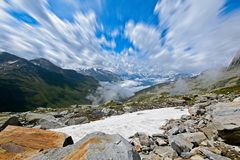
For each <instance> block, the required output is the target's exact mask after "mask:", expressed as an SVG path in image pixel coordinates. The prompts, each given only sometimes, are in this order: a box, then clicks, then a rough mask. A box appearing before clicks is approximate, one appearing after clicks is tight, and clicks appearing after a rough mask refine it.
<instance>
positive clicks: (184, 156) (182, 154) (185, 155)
mask: <svg viewBox="0 0 240 160" xmlns="http://www.w3.org/2000/svg"><path fill="white" fill-rule="evenodd" d="M180 156H181V157H182V158H184V159H188V158H190V157H191V156H192V153H190V152H182V153H181V155H180Z"/></svg>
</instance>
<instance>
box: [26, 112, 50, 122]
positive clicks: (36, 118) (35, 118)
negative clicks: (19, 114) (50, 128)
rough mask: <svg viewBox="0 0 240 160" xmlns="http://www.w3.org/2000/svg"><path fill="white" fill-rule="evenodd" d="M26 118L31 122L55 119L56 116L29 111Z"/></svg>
mask: <svg viewBox="0 0 240 160" xmlns="http://www.w3.org/2000/svg"><path fill="white" fill-rule="evenodd" d="M24 117H25V120H26V121H27V122H29V123H37V122H38V121H39V120H40V119H46V120H53V119H55V117H54V116H52V115H48V114H40V113H32V112H28V113H26V114H25V116H24Z"/></svg>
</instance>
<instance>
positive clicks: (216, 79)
mask: <svg viewBox="0 0 240 160" xmlns="http://www.w3.org/2000/svg"><path fill="white" fill-rule="evenodd" d="M239 64H240V57H239V54H237V55H236V57H235V58H234V59H233V61H232V62H231V64H230V65H229V67H226V68H221V69H216V70H207V71H204V72H202V73H201V74H200V75H198V76H193V77H188V78H181V79H178V80H175V81H171V82H166V83H161V84H157V85H155V86H152V87H150V88H146V89H144V90H142V91H139V92H137V93H136V94H135V96H133V97H131V98H129V99H128V100H127V101H126V102H125V104H127V105H129V106H136V107H139V106H145V107H147V108H149V107H152V106H156V107H161V106H164V105H166V104H167V103H170V102H171V101H172V98H173V99H178V100H183V99H184V100H186V97H188V98H187V101H188V103H189V104H191V103H192V101H194V99H195V98H194V96H195V95H203V94H216V95H221V94H228V95H231V94H232V95H236V94H237V95H238V94H240V65H239ZM189 98H191V99H189Z"/></svg>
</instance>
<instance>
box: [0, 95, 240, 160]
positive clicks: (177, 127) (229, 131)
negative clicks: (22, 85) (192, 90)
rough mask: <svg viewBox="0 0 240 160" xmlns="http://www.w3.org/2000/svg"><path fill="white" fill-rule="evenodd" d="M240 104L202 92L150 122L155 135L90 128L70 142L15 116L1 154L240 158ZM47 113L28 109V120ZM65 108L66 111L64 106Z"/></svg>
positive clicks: (0, 134) (0, 143)
mask: <svg viewBox="0 0 240 160" xmlns="http://www.w3.org/2000/svg"><path fill="white" fill-rule="evenodd" d="M199 97H200V96H199ZM224 97H225V98H224ZM239 106H240V98H235V99H234V100H233V101H232V102H231V99H229V98H228V97H226V96H224V95H222V98H221V97H211V98H209V97H206V96H202V97H201V98H199V100H198V102H196V103H195V104H194V105H191V106H185V107H184V106H182V107H183V108H188V112H189V114H188V115H183V116H182V117H181V118H180V119H175V120H174V119H169V120H168V121H167V122H166V124H165V125H163V126H152V127H156V128H159V127H160V128H161V130H163V131H164V132H162V131H161V130H159V133H155V134H153V135H148V134H147V133H143V132H137V133H136V134H134V135H133V136H131V137H129V138H130V141H129V142H128V141H127V140H126V139H124V138H123V137H122V136H120V135H118V134H117V135H109V134H104V133H99V132H97V133H91V134H88V133H87V132H86V134H88V135H86V136H85V137H84V138H82V139H81V140H79V141H77V142H76V143H75V144H72V142H73V141H72V139H71V138H70V137H69V136H67V135H65V134H62V133H58V132H52V131H44V130H39V129H31V128H25V127H14V126H7V125H8V124H11V125H19V124H21V122H19V121H18V119H17V118H13V117H12V118H10V119H9V120H8V121H6V122H5V124H4V125H3V127H1V128H2V129H3V130H2V131H0V151H1V152H0V157H5V158H6V157H12V159H21V157H24V158H27V159H35V160H38V159H41V160H42V159H59V160H60V159H67V160H77V159H83V160H84V159H89V160H95V159H102V160H108V159H113V160H118V159H126V160H140V159H142V160H168V159H174V160H181V159H189V160H204V159H212V160H230V159H232V160H238V159H240V147H239V145H240V141H239V139H240V134H239V133H240V123H239V122H240V108H239ZM49 113H50V112H49ZM49 113H48V114H47V115H46V114H37V113H34V114H33V113H27V114H28V115H25V118H26V119H27V120H28V121H29V122H32V123H33V122H34V121H35V122H37V121H38V123H39V119H42V120H50V119H51V117H49ZM78 113H80V111H78ZM62 114H66V115H67V113H66V112H65V113H62ZM69 114H70V113H69ZM159 116H161V115H159ZM56 117H58V116H56ZM152 118H153V117H152ZM40 123H41V122H40ZM28 127H30V126H28ZM35 127H37V126H35ZM53 127H54V126H53ZM143 127H144V126H143ZM108 128H111V126H108ZM36 132H37V133H38V134H35V133H36ZM75 134H77V133H75ZM17 135H21V136H17ZM43 139H44V146H42V145H43ZM53 142H54V143H53ZM64 146H65V147H64Z"/></svg>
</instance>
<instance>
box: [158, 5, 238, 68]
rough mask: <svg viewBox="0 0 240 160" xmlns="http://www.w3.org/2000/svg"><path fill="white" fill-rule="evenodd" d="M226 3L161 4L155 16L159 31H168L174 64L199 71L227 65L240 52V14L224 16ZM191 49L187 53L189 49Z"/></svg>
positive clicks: (167, 41) (168, 41)
mask: <svg viewBox="0 0 240 160" xmlns="http://www.w3.org/2000/svg"><path fill="white" fill-rule="evenodd" d="M225 2H226V1H225V0H211V1H209V0H201V1H196V0H188V1H182V0H177V1H176V0H162V1H159V3H158V4H157V6H156V8H155V12H157V13H158V14H159V19H160V22H161V24H160V27H166V26H167V27H169V33H168V34H167V37H166V39H167V40H166V45H167V46H171V47H172V48H173V49H174V50H173V53H171V52H170V53H171V54H174V55H173V56H172V57H173V64H174V65H176V66H177V67H179V68H180V69H182V70H189V69H190V70H192V71H196V70H197V71H200V70H203V69H207V68H209V67H217V66H221V65H227V63H228V62H229V60H230V59H231V58H232V56H233V55H234V54H235V53H236V51H237V50H239V49H240V48H239V45H238V44H239V43H240V36H239V35H240V28H239V27H237V26H239V25H240V16H239V12H238V13H235V14H231V15H221V11H222V8H223V6H224V4H225ZM189 47H190V48H191V49H192V50H191V51H190V52H186V51H185V50H186V48H189Z"/></svg>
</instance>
